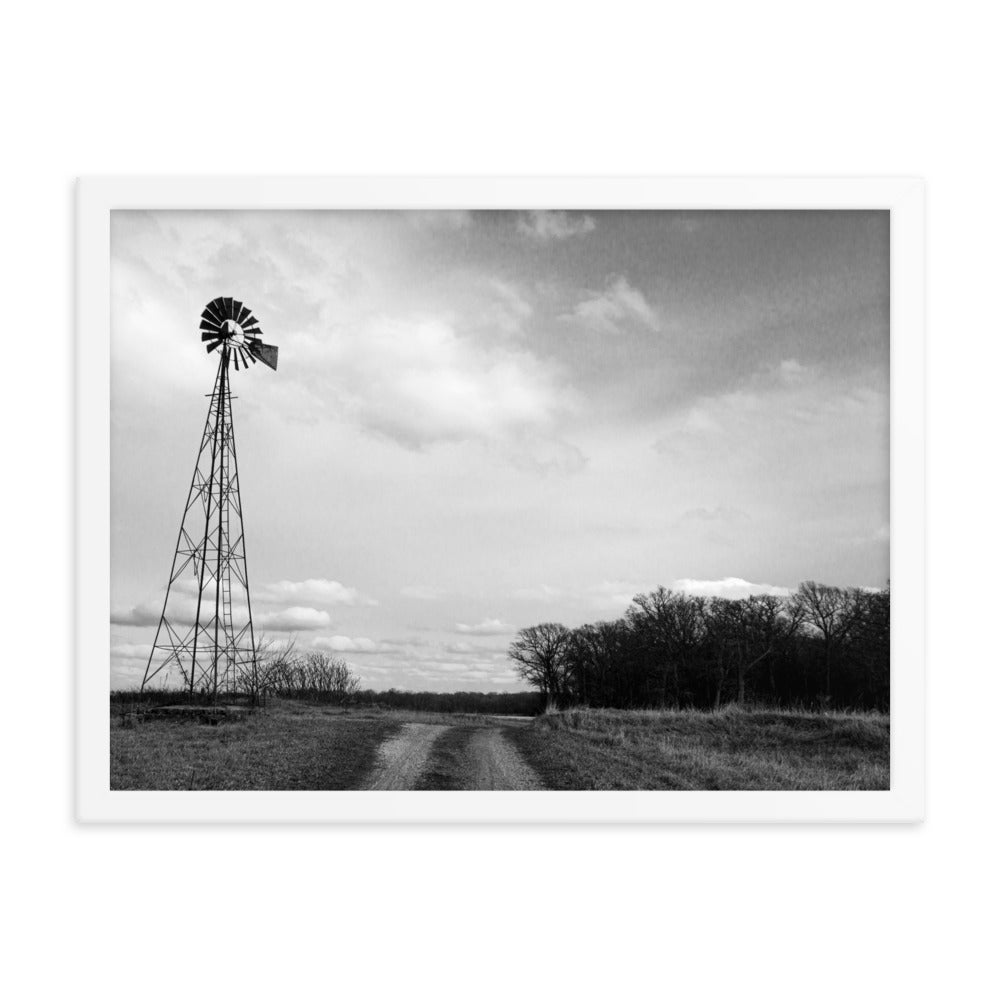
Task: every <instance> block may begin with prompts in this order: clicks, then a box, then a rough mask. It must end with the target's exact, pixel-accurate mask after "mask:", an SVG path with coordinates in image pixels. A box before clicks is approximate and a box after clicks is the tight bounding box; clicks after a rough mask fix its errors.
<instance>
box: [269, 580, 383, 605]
mask: <svg viewBox="0 0 1000 1000" xmlns="http://www.w3.org/2000/svg"><path fill="white" fill-rule="evenodd" d="M257 596H258V597H259V598H260V599H261V600H262V601H268V602H270V603H273V604H285V603H289V602H291V601H308V602H309V603H311V604H343V605H347V606H349V607H356V606H366V607H371V606H374V605H376V604H378V601H376V600H373V599H372V598H370V597H366V596H365V595H364V594H361V593H359V592H358V591H357V590H355V589H354V588H353V587H345V586H344V584H342V583H338V582H337V581H336V580H323V579H311V580H299V581H297V582H294V581H292V580H280V581H279V582H278V583H269V584H266V585H265V586H263V587H261V588H260V590H259V592H258V594H257Z"/></svg>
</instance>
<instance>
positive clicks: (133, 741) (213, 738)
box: [111, 702, 400, 790]
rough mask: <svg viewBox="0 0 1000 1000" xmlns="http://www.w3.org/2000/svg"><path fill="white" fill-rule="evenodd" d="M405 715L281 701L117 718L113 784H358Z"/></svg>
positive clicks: (302, 786)
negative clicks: (235, 709) (216, 713)
mask: <svg viewBox="0 0 1000 1000" xmlns="http://www.w3.org/2000/svg"><path fill="white" fill-rule="evenodd" d="M399 724H400V720H398V719H396V718H392V717H387V716H381V717H374V716H372V717H369V716H365V715H353V716H349V717H348V716H346V715H345V713H344V712H343V711H342V710H340V709H332V708H327V707H323V706H311V705H304V704H301V703H296V702H277V703H275V704H273V705H272V706H270V707H269V708H268V710H267V711H266V712H258V713H255V714H254V715H252V716H250V717H249V718H248V719H246V720H244V721H241V722H229V723H224V724H221V725H217V726H208V725H203V724H200V723H198V722H195V721H174V720H160V719H157V720H149V721H146V722H138V723H134V722H132V721H131V720H129V719H125V720H123V719H122V718H120V717H117V716H114V715H113V717H112V725H111V788H112V789H167V790H171V789H242V790H261V789H271V790H285V789H288V790H315V789H320V790H322V789H344V788H357V787H358V786H359V785H360V783H361V781H362V779H363V778H364V776H365V774H367V772H368V771H369V770H370V769H371V767H372V765H373V763H374V760H375V754H376V751H377V749H378V746H379V744H380V743H381V742H382V740H384V739H386V738H387V737H389V736H391V735H393V733H395V732H396V731H397V730H398V728H399Z"/></svg>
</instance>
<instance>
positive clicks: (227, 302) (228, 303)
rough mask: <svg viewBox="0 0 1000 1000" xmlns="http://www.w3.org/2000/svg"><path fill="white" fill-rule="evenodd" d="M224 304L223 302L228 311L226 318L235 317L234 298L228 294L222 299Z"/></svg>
mask: <svg viewBox="0 0 1000 1000" xmlns="http://www.w3.org/2000/svg"><path fill="white" fill-rule="evenodd" d="M222 304H223V308H224V309H225V311H226V319H232V318H233V300H232V298H231V297H230V296H228V295H227V296H226V297H225V298H224V299H223V300H222Z"/></svg>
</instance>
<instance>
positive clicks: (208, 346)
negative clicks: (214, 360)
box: [205, 340, 222, 354]
mask: <svg viewBox="0 0 1000 1000" xmlns="http://www.w3.org/2000/svg"><path fill="white" fill-rule="evenodd" d="M221 343H222V341H221V340H215V341H213V342H212V343H211V344H206V345H205V353H206V354H211V353H212V351H214V350H215V349H216V348H217V347H218V346H219V344H221Z"/></svg>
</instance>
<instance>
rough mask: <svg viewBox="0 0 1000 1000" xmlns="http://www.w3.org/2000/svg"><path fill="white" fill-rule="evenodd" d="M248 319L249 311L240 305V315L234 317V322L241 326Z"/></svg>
mask: <svg viewBox="0 0 1000 1000" xmlns="http://www.w3.org/2000/svg"><path fill="white" fill-rule="evenodd" d="M249 319H250V310H249V309H247V307H246V306H245V305H243V304H242V303H241V304H240V314H239V316H237V317H236V322H237V323H239V324H240V326H243V324H244V323H245V322H247V320H249Z"/></svg>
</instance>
